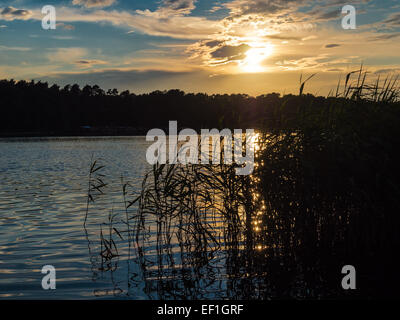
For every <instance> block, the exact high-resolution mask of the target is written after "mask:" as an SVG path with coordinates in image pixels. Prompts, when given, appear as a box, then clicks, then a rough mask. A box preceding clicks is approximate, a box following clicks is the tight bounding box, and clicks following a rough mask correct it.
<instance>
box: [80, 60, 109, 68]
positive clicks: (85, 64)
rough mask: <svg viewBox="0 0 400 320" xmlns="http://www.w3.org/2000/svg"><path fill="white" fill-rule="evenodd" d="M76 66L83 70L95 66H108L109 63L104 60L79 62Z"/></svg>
mask: <svg viewBox="0 0 400 320" xmlns="http://www.w3.org/2000/svg"><path fill="white" fill-rule="evenodd" d="M74 64H75V65H76V66H78V67H81V68H91V67H93V66H94V65H100V64H107V62H106V61H103V60H77V61H75V62H74Z"/></svg>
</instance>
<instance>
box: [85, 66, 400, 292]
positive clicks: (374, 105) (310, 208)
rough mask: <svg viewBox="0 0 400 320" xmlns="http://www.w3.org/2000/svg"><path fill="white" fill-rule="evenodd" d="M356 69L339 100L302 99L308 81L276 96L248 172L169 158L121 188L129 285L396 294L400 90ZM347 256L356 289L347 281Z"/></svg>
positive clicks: (167, 288)
mask: <svg viewBox="0 0 400 320" xmlns="http://www.w3.org/2000/svg"><path fill="white" fill-rule="evenodd" d="M352 74H353V73H350V74H348V75H347V76H346V80H345V83H344V85H343V86H341V85H340V83H339V85H338V88H337V89H336V93H335V96H334V97H328V98H315V97H312V96H309V95H304V94H303V90H304V84H305V82H302V83H301V87H300V92H299V93H300V94H299V96H286V97H283V98H279V97H277V96H274V98H273V99H276V101H279V102H280V103H281V104H276V105H273V106H270V107H269V108H270V109H269V111H270V112H269V113H268V114H266V115H265V116H264V117H263V118H262V119H259V122H258V123H259V125H260V126H259V132H258V135H257V140H256V141H255V143H256V146H257V147H256V149H257V151H256V159H255V161H256V166H255V170H254V173H253V174H252V175H251V176H236V175H235V170H234V169H235V166H236V165H225V164H221V165H177V164H166V165H155V166H154V167H153V169H152V170H151V171H150V172H149V173H148V174H147V175H146V176H145V178H144V180H143V184H142V189H141V190H140V193H139V194H135V195H134V196H133V195H131V197H132V200H129V199H128V200H127V197H128V198H129V194H128V193H127V191H126V186H127V184H123V185H124V186H125V187H124V189H123V199H124V200H123V202H124V204H125V209H126V210H125V220H126V223H125V229H124V230H118V231H117V232H114V231H113V230H114V229H113V227H112V225H111V226H110V227H109V231H110V232H109V234H110V237H112V235H113V234H114V236H115V234H117V235H121V234H124V233H128V234H129V235H130V236H129V239H126V238H125V241H129V243H130V245H129V248H130V249H131V248H132V255H133V256H132V258H131V259H132V261H134V263H135V264H136V265H137V266H138V268H139V270H140V273H135V275H132V276H128V279H130V280H128V282H129V281H132V282H135V283H136V284H137V283H144V284H145V285H144V288H145V289H144V290H145V292H146V294H147V295H148V297H149V298H160V299H209V298H212V299H274V298H279V299H282V298H297V299H321V298H338V299H350V298H382V297H392V298H393V297H396V296H397V290H398V287H399V285H400V276H399V274H398V269H399V267H400V265H399V262H398V259H397V252H399V249H400V235H399V227H400V217H399V214H398V209H399V200H398V199H400V188H399V179H400V176H399V170H398V163H399V160H400V159H399V152H398V150H397V149H398V146H399V145H400V144H399V142H400V141H399V140H400V126H399V124H400V104H399V102H398V92H399V91H398V89H397V87H396V84H395V79H392V80H390V79H387V80H386V81H384V82H383V84H382V85H381V84H380V82H379V81H378V82H376V83H375V84H372V85H368V84H367V83H366V73H365V72H364V71H363V70H362V68H361V69H360V70H359V71H358V76H357V79H356V80H355V81H354V82H351V75H352ZM270 98H271V97H270ZM221 152H222V151H221ZM89 216H90V215H89ZM110 223H111V221H109V225H110ZM101 237H103V235H102V234H101ZM120 238H122V236H120ZM112 243H113V241H112V239H111V238H108V240H107V242H106V244H107V245H108V246H109V247H110V250H111V251H112V250H114V249H116V248H114V247H112V246H111V244H112ZM113 248H114V249H113ZM102 252H104V251H102ZM101 255H102V256H103V254H102V253H101ZM103 258H104V259H108V257H103ZM111 259H113V257H111ZM349 264H350V265H354V266H355V267H356V270H357V290H354V291H353V290H350V291H345V290H343V288H342V287H341V279H342V277H343V275H342V274H341V269H342V267H343V266H344V265H349Z"/></svg>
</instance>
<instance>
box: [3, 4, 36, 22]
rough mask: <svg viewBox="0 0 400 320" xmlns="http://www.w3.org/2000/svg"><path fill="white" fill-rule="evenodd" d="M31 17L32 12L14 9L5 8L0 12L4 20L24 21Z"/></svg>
mask: <svg viewBox="0 0 400 320" xmlns="http://www.w3.org/2000/svg"><path fill="white" fill-rule="evenodd" d="M31 16H32V11H30V10H25V9H16V8H14V7H11V6H10V7H6V8H4V9H3V10H2V11H1V17H2V18H3V19H5V20H9V21H11V20H16V19H18V20H26V19H29V18H30V17H31Z"/></svg>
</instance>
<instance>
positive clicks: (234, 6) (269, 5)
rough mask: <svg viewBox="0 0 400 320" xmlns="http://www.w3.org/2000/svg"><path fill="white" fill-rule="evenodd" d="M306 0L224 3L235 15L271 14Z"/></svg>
mask: <svg viewBox="0 0 400 320" xmlns="http://www.w3.org/2000/svg"><path fill="white" fill-rule="evenodd" d="M307 1H308V0H234V1H232V2H229V3H226V4H225V7H227V8H228V9H229V10H230V11H231V13H232V14H233V15H235V16H242V15H249V14H273V13H277V12H281V11H285V10H287V9H289V8H291V7H293V6H297V7H298V6H300V5H302V4H303V3H305V2H307Z"/></svg>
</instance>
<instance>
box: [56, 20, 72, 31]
mask: <svg viewBox="0 0 400 320" xmlns="http://www.w3.org/2000/svg"><path fill="white" fill-rule="evenodd" d="M56 26H57V28H58V27H60V28H63V29H64V30H69V31H71V30H75V27H74V26H73V25H71V24H65V23H62V22H60V23H57V25H56Z"/></svg>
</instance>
